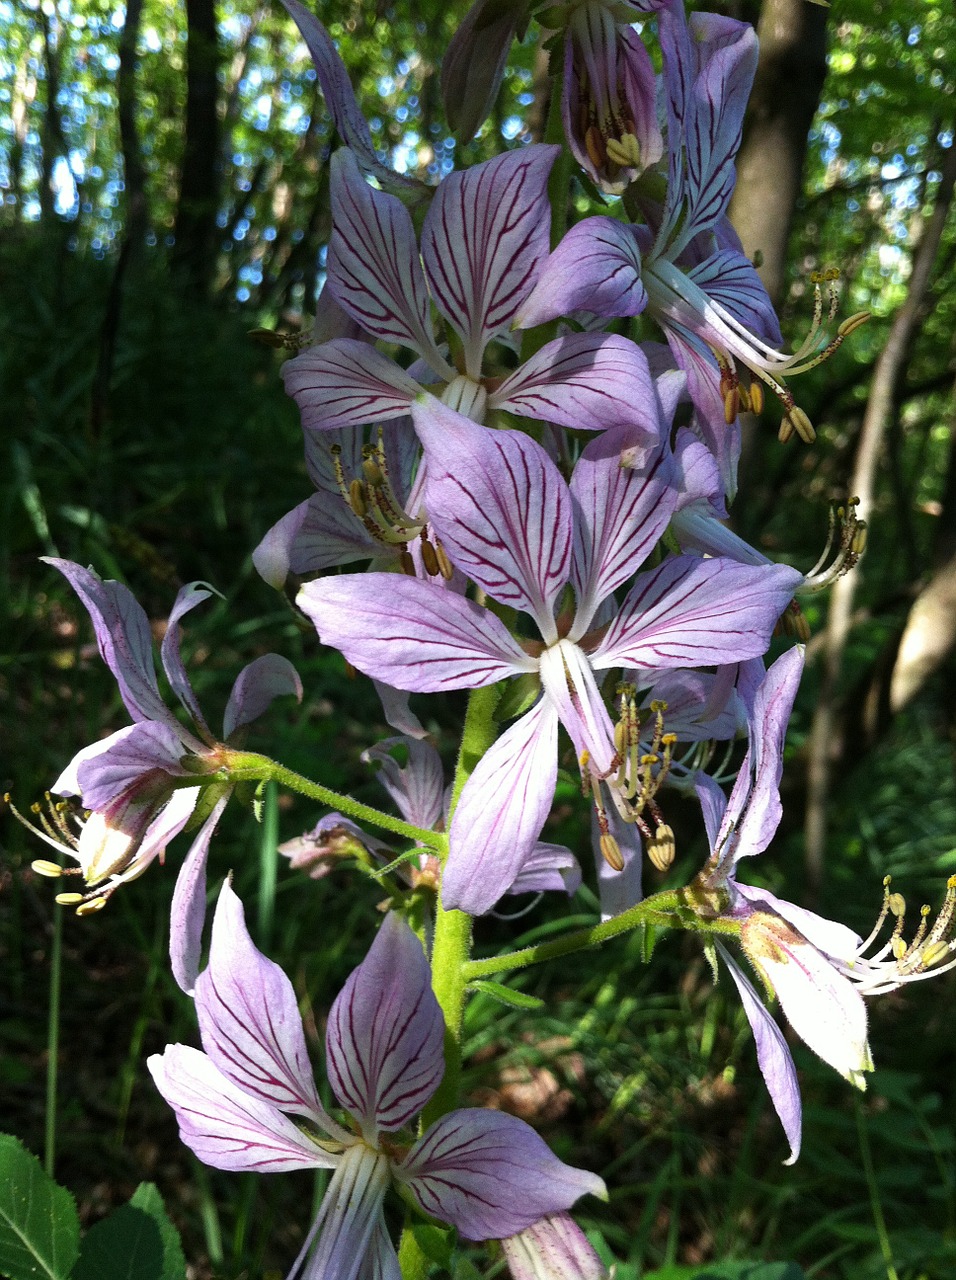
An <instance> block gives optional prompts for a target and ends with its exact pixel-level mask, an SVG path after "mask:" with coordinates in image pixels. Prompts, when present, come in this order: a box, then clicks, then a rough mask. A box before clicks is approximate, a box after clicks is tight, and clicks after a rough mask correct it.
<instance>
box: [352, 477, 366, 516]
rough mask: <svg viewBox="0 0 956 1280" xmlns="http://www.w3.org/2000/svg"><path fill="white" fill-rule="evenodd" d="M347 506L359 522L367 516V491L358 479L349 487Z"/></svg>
mask: <svg viewBox="0 0 956 1280" xmlns="http://www.w3.org/2000/svg"><path fill="white" fill-rule="evenodd" d="M349 506H350V507H351V508H352V510H353V511H354V512H355V514H356V515H357V516H358V517H359V519H360V520H362V519H364V518H365V516H367V515H368V490H367V489H366V488H365V485H364V484H363V482H362V481H361V480H359V479H358V477H356V479H354V480H353V481H352V483H351V484H350V485H349Z"/></svg>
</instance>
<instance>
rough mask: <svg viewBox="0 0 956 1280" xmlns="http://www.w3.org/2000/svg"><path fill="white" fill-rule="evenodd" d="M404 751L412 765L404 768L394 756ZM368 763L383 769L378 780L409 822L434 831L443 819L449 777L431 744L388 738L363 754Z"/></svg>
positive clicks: (380, 770)
mask: <svg viewBox="0 0 956 1280" xmlns="http://www.w3.org/2000/svg"><path fill="white" fill-rule="evenodd" d="M396 747H398V748H399V749H400V750H404V751H405V752H406V753H407V756H408V763H407V764H406V765H405V767H404V768H403V767H402V766H401V765H400V764H399V762H398V761H397V760H396V759H395V757H394V756H393V755H392V751H393V749H394V748H396ZM362 759H363V760H364V761H365V763H366V764H372V763H375V764H377V765H378V766H379V769H378V780H379V782H380V783H381V784H382V786H383V787H384V788H385V790H386V791H387V792H388V794H389V795H390V796H391V797H392V799H393V800H394V802H395V804H396V805H397V806H398V811H399V813H401V815H402V817H403V818H404V819H405V821H406V822H410V823H411V824H412V826H414V827H421V828H422V830H424V831H430V830H431V829H432V828H434V827H436V826H437V825H438V823H439V822H441V820H442V816H443V808H444V799H445V775H444V772H443V770H442V765H441V757H440V756H439V754H438V752H437V751H436V750H435V748H434V747H433V746H432V744H431V743H430V742H424V741H421V740H420V739H416V738H411V737H406V736H402V737H400V738H385V739H383V740H382V741H381V742H377V743H376V744H375V746H374V747H370V748H369V749H368V750H367V751H363V752H362Z"/></svg>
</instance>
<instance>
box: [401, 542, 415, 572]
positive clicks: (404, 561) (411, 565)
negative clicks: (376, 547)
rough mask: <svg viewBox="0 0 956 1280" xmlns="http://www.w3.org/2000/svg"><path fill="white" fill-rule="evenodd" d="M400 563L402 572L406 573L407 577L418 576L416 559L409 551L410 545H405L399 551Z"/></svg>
mask: <svg viewBox="0 0 956 1280" xmlns="http://www.w3.org/2000/svg"><path fill="white" fill-rule="evenodd" d="M398 563H399V567H400V568H401V571H402V573H404V574H405V576H406V577H408V578H414V577H416V576H417V575H416V573H415V561H414V560H413V559H412V553H411V552H410V551H409V549H408V547H403V548H402V550H401V551H400V552H399V555H398Z"/></svg>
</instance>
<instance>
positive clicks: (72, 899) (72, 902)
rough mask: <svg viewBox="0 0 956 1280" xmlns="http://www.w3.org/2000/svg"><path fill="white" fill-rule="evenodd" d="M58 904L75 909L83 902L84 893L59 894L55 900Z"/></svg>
mask: <svg viewBox="0 0 956 1280" xmlns="http://www.w3.org/2000/svg"><path fill="white" fill-rule="evenodd" d="M53 901H54V902H58V903H59V904H60V906H61V907H75V906H76V905H77V903H78V902H82V901H83V895H82V893H58V894H57V895H56V897H55V898H54V899H53Z"/></svg>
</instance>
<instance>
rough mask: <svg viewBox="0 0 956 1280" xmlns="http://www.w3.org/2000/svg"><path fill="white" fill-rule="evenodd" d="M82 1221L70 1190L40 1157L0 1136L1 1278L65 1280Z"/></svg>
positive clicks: (12, 1138)
mask: <svg viewBox="0 0 956 1280" xmlns="http://www.w3.org/2000/svg"><path fill="white" fill-rule="evenodd" d="M79 1241H80V1220H79V1218H78V1217H77V1213H76V1205H75V1204H74V1202H73V1197H72V1196H71V1195H70V1193H69V1191H66V1190H65V1189H64V1188H63V1187H58V1186H57V1185H56V1183H55V1182H54V1181H53V1179H52V1178H51V1177H49V1176H48V1175H47V1174H46V1173H44V1171H43V1167H42V1166H41V1164H40V1161H39V1160H38V1159H37V1158H36V1156H34V1155H31V1154H30V1152H29V1151H27V1149H26V1148H25V1147H24V1145H23V1143H22V1142H20V1141H18V1139H16V1138H14V1137H12V1136H11V1135H10V1134H7V1133H4V1134H0V1274H2V1275H4V1276H7V1277H8V1278H9V1280H66V1277H67V1276H68V1275H69V1274H70V1268H71V1267H72V1266H73V1263H74V1262H75V1261H76V1255H77V1252H78V1250H79Z"/></svg>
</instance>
